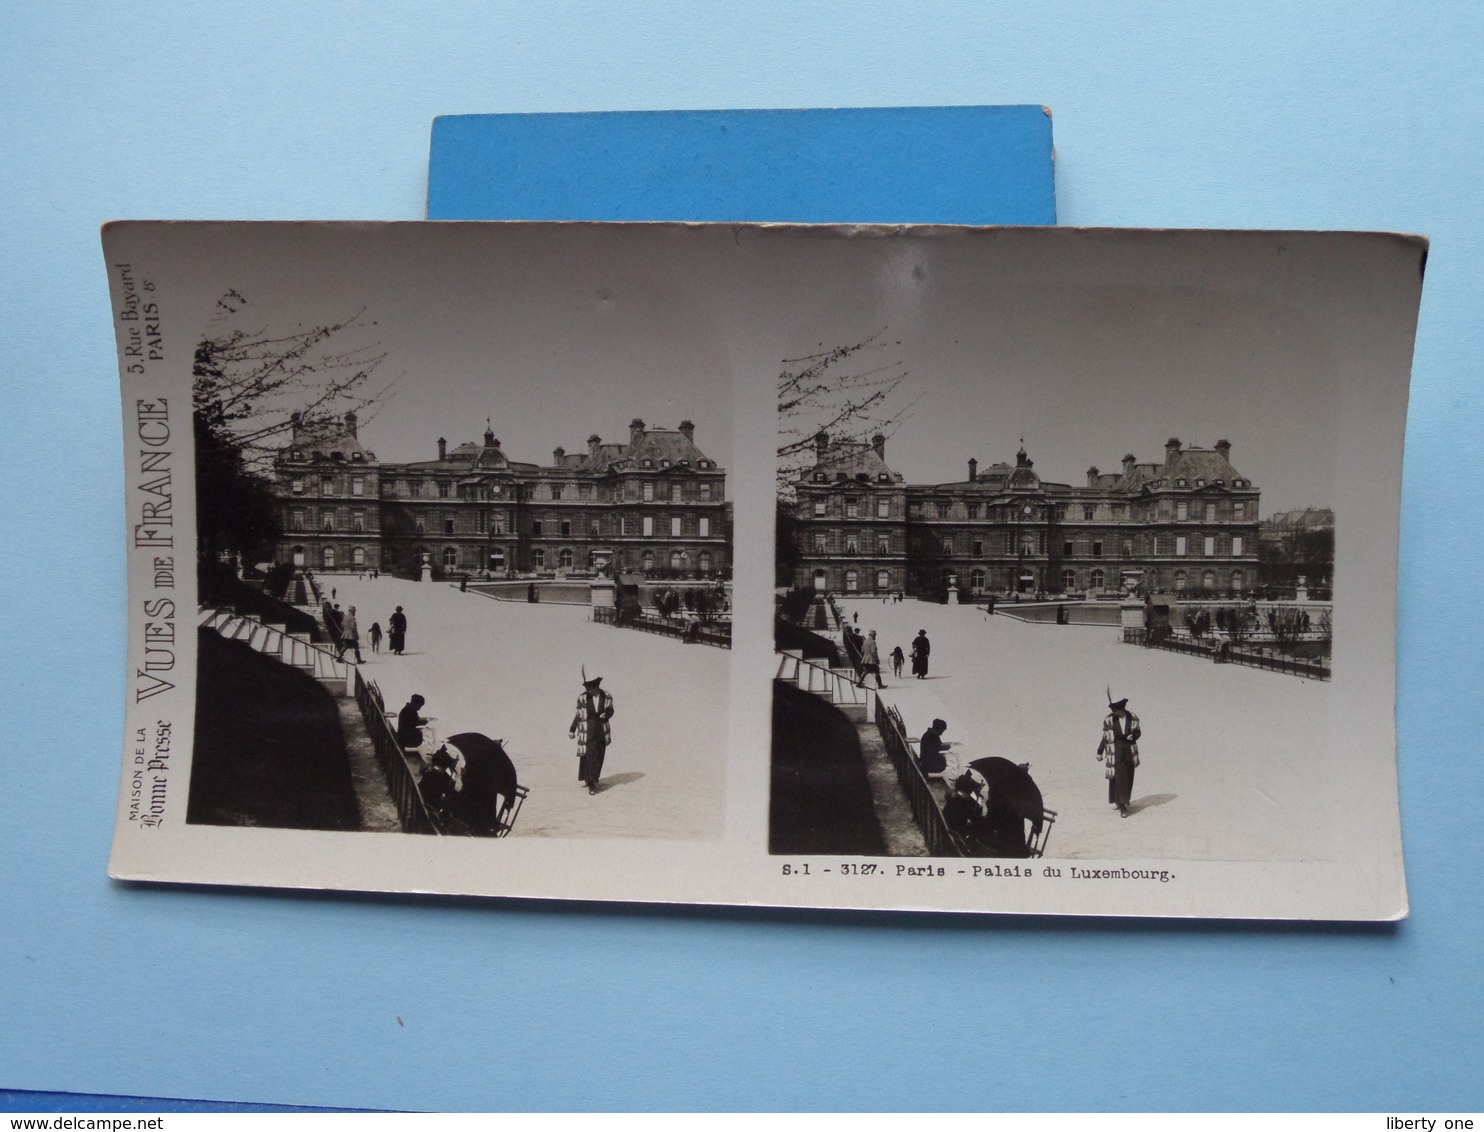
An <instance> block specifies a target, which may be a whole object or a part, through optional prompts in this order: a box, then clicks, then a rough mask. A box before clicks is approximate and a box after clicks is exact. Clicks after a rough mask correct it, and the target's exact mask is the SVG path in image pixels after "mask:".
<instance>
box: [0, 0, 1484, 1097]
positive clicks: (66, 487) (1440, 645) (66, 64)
mask: <svg viewBox="0 0 1484 1132" xmlns="http://www.w3.org/2000/svg"><path fill="white" fill-rule="evenodd" d="M902 7H904V6H902V5H898V4H886V3H882V4H859V5H851V6H842V5H837V4H812V3H789V4H783V3H766V2H761V3H753V4H749V5H746V6H740V7H739V8H738V10H735V11H734V10H732V8H731V6H725V7H724V6H722V5H720V4H716V5H711V4H653V3H648V4H646V3H634V4H629V5H625V6H623V7H622V8H621V9H620V8H618V7H617V6H613V7H610V6H603V5H587V4H563V3H548V4H544V5H541V6H539V9H540V10H539V11H537V10H535V9H536V8H537V6H534V5H528V6H521V7H517V6H514V5H488V4H472V3H471V4H464V5H443V6H440V7H439V8H437V9H432V8H424V7H422V6H417V7H412V6H408V7H406V8H398V7H396V6H393V5H374V4H359V5H356V4H335V5H317V6H306V5H299V4H289V3H279V4H274V3H256V4H252V5H240V6H234V7H230V8H225V7H212V8H206V7H197V6H195V5H187V4H176V3H157V4H153V5H150V6H147V7H146V6H122V5H120V6H112V5H110V6H107V7H104V6H101V5H100V6H93V5H82V4H66V3H62V4H56V5H51V6H40V5H30V6H20V5H12V6H8V7H7V8H6V9H5V10H4V11H3V12H0V107H4V110H3V115H0V190H3V192H0V207H3V209H4V210H5V211H4V213H3V217H4V219H3V221H0V330H3V333H0V380H3V383H4V385H3V390H4V400H3V402H0V403H3V406H4V416H3V420H4V423H5V425H6V428H5V431H4V436H3V441H0V483H3V484H4V491H5V499H4V502H3V504H0V506H3V509H4V510H3V527H0V529H3V530H4V531H5V532H6V535H7V536H8V537H7V539H6V543H5V551H6V554H5V568H4V569H3V570H0V610H3V618H4V621H3V632H0V673H3V676H4V680H5V690H6V695H7V699H8V704H7V709H6V711H5V713H4V719H5V731H6V734H7V737H8V739H9V742H7V743H6V744H5V755H6V757H5V760H4V763H3V765H4V770H5V776H6V781H7V789H5V790H4V791H3V792H0V793H3V797H0V972H3V973H0V1017H3V1019H4V1021H3V1024H0V1087H8V1088H24V1089H71V1090H80V1091H94V1092H114V1093H132V1094H154V1095H166V1096H186V1097H215V1098H234V1099H254V1100H263V1101H279V1102H291V1103H310V1104H322V1105H352V1106H365V1107H442V1108H477V1109H484V1108H503V1107H574V1108H588V1107H617V1108H627V1107H660V1108H715V1107H732V1106H748V1107H786V1108H815V1107H826V1108H854V1107H869V1108H918V1107H921V1108H934V1107H955V1108H960V1107H984V1108H1011V1109H1014V1108H1068V1109H1078V1108H1237V1109H1248V1108H1254V1107H1257V1108H1268V1107H1272V1108H1299V1109H1302V1108H1326V1109H1339V1108H1364V1109H1388V1110H1393V1111H1395V1110H1405V1109H1414V1108H1427V1109H1433V1110H1439V1109H1462V1108H1472V1109H1478V1108H1480V1107H1481V1091H1484V1090H1481V1086H1480V1084H1479V1076H1480V1075H1479V1074H1478V1072H1477V1065H1478V1064H1479V1063H1480V1061H1481V1060H1484V1059H1481V1044H1484V1042H1481V1023H1480V1018H1481V1017H1484V1001H1481V998H1484V995H1481V977H1484V976H1481V962H1480V938H1481V928H1484V924H1481V916H1480V910H1481V884H1480V880H1481V877H1480V870H1481V864H1480V860H1481V848H1484V846H1481V840H1484V835H1481V828H1484V822H1481V820H1480V812H1479V808H1480V802H1481V790H1480V775H1481V771H1480V766H1481V759H1480V757H1479V754H1478V750H1477V742H1478V739H1479V737H1480V735H1481V734H1484V727H1481V722H1484V721H1481V711H1480V707H1481V704H1480V692H1479V675H1480V664H1479V651H1480V645H1479V642H1480V639H1481V634H1480V628H1481V626H1480V611H1479V604H1478V602H1477V600H1476V599H1475V594H1476V592H1477V589H1478V585H1477V572H1478V565H1479V564H1478V549H1477V548H1478V547H1479V544H1480V539H1479V532H1480V530H1481V519H1484V515H1481V510H1484V505H1481V504H1484V495H1481V493H1480V491H1479V489H1478V487H1477V486H1476V480H1477V473H1476V469H1477V465H1478V461H1479V457H1480V453H1481V447H1484V446H1481V442H1480V437H1479V423H1480V416H1481V401H1484V391H1481V386H1480V384H1479V382H1478V381H1477V380H1476V377H1477V372H1478V368H1479V365H1480V361H1481V354H1484V342H1481V326H1484V283H1481V277H1480V270H1479V266H1480V259H1481V252H1484V208H1481V203H1484V202H1481V182H1480V174H1481V170H1484V160H1481V158H1484V153H1481V150H1484V82H1481V80H1480V78H1479V72H1480V63H1481V54H1484V11H1481V9H1480V8H1479V7H1478V6H1476V5H1473V4H1465V3H1437V4H1433V5H1429V6H1427V8H1426V9H1424V10H1421V11H1419V12H1413V11H1411V10H1409V9H1404V8H1403V7H1402V6H1400V5H1392V4H1384V3H1336V2H1323V3H1310V4H1306V5H1292V4H1288V3H1282V4H1277V3H1274V4H1257V3H1253V4H1244V5H1240V6H1233V10H1231V11H1218V10H1217V8H1216V6H1214V5H1199V6H1189V5H1185V4H1175V3H1170V4H1159V3H1140V4H1119V3H1111V4H1093V3H1067V4H1060V5H1055V6H1037V7H1031V6H1023V7H1014V8H1012V7H1000V6H990V5H982V4H953V3H942V4H929V5H920V6H914V7H912V9H911V10H910V11H899V10H898V9H899V8H902ZM525 8H530V9H532V10H524V9H525ZM974 103H1044V104H1046V105H1048V106H1050V107H1052V109H1053V111H1054V113H1055V138H1056V145H1057V152H1058V166H1057V181H1058V200H1057V204H1058V217H1059V220H1060V221H1061V223H1063V224H1115V225H1156V226H1211V227H1285V228H1306V227H1317V228H1391V229H1408V230H1413V231H1418V232H1422V233H1425V234H1427V235H1428V236H1430V237H1431V238H1432V240H1433V244H1432V255H1431V258H1430V260H1429V264H1428V276H1427V284H1426V290H1425V294H1424V298H1423V306H1422V318H1421V326H1420V330H1419V338H1418V344H1417V353H1416V365H1415V370H1414V379H1413V387H1412V390H1413V392H1412V406H1411V415H1410V419H1409V423H1408V433H1407V439H1408V448H1407V465H1406V473H1405V488H1404V499H1403V514H1402V529H1401V567H1402V569H1401V599H1400V608H1401V640H1400V648H1399V658H1398V661H1399V710H1398V720H1397V722H1398V727H1399V737H1400V757H1401V793H1402V817H1403V826H1404V832H1405V839H1406V847H1407V865H1408V879H1409V886H1410V893H1411V898H1412V910H1413V916H1412V919H1411V920H1410V921H1409V922H1407V923H1405V924H1403V925H1401V926H1399V927H1395V928H1366V929H1347V928H1343V927H1313V928H1306V927H1298V926H1276V927H1265V926H1256V925H1207V924H1179V923H1164V924H1159V923H1128V924H1121V923H1120V924H1083V923H1076V922H1060V921H1046V920H1020V921H1011V920H1004V919H995V918H987V917H986V918H949V917H927V916H918V917H912V916H849V915H823V914H820V915H810V914H800V913H765V912H748V911H706V910H685V909H619V908H593V907H571V906H533V905H523V904H516V903H508V902H487V903H478V904H466V903H461V902H457V901H446V900H411V899H408V900H397V899H391V900H386V899H373V898H363V897H353V896H318V895H314V896H294V895H279V894H271V893H249V892H230V893H199V892H190V891H184V890H150V889H146V888H125V887H122V886H117V885H113V884H111V883H110V882H108V881H107V880H106V879H105V877H104V872H103V870H104V864H105V860H106V856H107V848H108V840H109V835H110V830H111V825H112V816H113V808H114V801H115V782H116V776H117V766H118V757H119V744H120V738H119V735H120V727H121V719H122V712H121V703H122V698H123V694H124V688H123V682H122V665H121V663H120V661H121V659H122V656H123V645H124V642H123V632H124V622H123V613H124V576H123V558H122V545H123V538H122V536H123V524H122V518H123V498H122V496H123V487H122V459H121V450H120V432H121V427H120V417H119V404H118V395H117V386H116V380H117V378H116V368H115V363H114V357H113V345H112V334H111V331H110V324H109V315H108V309H107V297H106V288H105V283H106V280H105V276H104V271H103V264H102V260H101V256H100V254H99V245H98V233H97V229H98V225H99V224H100V223H101V222H102V221H104V220H106V219H111V218H117V217H214V218H215V217H227V218H234V217H241V218H273V219H299V218H320V217H323V218H343V217H355V218H372V219H376V218H387V219H394V218H396V219H400V218H415V217H418V216H420V215H422V211H423V205H424V189H425V169H426V159H427V152H428V134H429V127H430V124H431V121H432V119H433V118H434V117H435V116H436V115H439V114H450V113H472V112H493V111H502V112H510V111H554V110H560V111H577V110H598V109H663V108H707V107H802V106H851V105H855V106H870V105H878V106H892V105H894V106H914V105H946V104H974ZM1281 411H1282V409H1281V406H1275V407H1274V412H1275V413H1277V412H1281ZM399 1016H400V1019H401V1021H400V1023H399V1021H398V1018H399Z"/></svg>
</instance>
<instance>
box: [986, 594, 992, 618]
mask: <svg viewBox="0 0 1484 1132" xmlns="http://www.w3.org/2000/svg"><path fill="white" fill-rule="evenodd" d="M985 612H986V613H988V614H989V616H991V617H993V616H994V594H990V595H989V604H988V605H987V606H986V607H985Z"/></svg>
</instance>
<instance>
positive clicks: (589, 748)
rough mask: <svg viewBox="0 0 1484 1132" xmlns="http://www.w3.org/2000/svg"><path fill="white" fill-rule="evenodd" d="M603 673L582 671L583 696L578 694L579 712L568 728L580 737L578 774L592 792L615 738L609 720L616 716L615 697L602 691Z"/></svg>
mask: <svg viewBox="0 0 1484 1132" xmlns="http://www.w3.org/2000/svg"><path fill="white" fill-rule="evenodd" d="M602 683H603V678H602V677H601V676H594V677H593V678H592V679H591V680H589V679H588V678H587V671H586V670H584V671H583V674H582V695H580V696H578V697H577V714H576V715H574V716H573V717H572V726H571V727H569V728H568V729H567V738H569V739H576V740H577V760H578V761H577V777H578V778H579V779H580V780H581V781H582V782H584V783H585V784H586V785H587V792H588V793H589V794H596V793H597V792H598V779H599V777H600V776H601V775H602V773H603V757H604V756H605V755H606V754H607V753H608V744H609V743H611V742H612V741H613V730H612V727H611V726H610V725H609V723H608V721H609V720H610V719H612V718H613V697H612V696H610V695H609V694H608V693H607V692H605V691H603V689H602V687H600V685H601V684H602Z"/></svg>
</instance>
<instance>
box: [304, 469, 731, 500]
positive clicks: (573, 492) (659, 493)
mask: <svg viewBox="0 0 1484 1132" xmlns="http://www.w3.org/2000/svg"><path fill="white" fill-rule="evenodd" d="M708 463H709V462H708ZM324 484H325V486H324V487H323V494H325V495H332V494H335V490H334V481H333V477H331V476H326V477H324ZM508 486H510V485H502V484H498V483H478V484H455V483H454V482H453V481H452V480H415V479H383V480H382V485H381V490H382V494H383V495H390V496H394V497H395V498H398V499H465V500H474V501H481V500H489V499H499V498H501V497H502V496H505V495H509V494H510V493H509V492H508V490H507V487H508ZM290 490H292V491H293V493H294V494H295V495H301V494H303V493H304V490H305V481H304V480H297V479H296V480H293V481H292V482H291V484H290ZM363 491H364V484H363V482H362V479H361V477H359V476H357V477H354V478H353V479H352V481H351V493H352V494H353V495H360V494H362V492H363ZM624 495H625V496H626V497H627V498H628V499H631V500H640V499H642V500H643V501H644V502H646V503H652V502H655V501H656V500H660V501H663V500H669V501H670V502H673V503H682V502H700V503H710V502H712V501H713V499H714V498H715V499H719V498H720V497H721V495H720V492H719V491H716V490H715V485H714V484H712V483H710V482H709V481H707V482H702V483H697V484H689V483H670V484H663V483H661V484H659V485H656V484H655V483H654V481H653V480H645V481H643V482H642V483H638V482H635V481H629V482H628V483H627V485H626V490H625V491H624ZM529 497H530V498H531V499H534V500H537V501H538V502H543V503H545V502H561V501H562V500H568V499H577V500H591V499H598V498H604V499H607V498H609V496H607V495H606V494H603V495H602V496H600V495H599V492H598V490H597V486H596V485H594V484H591V483H547V482H545V481H541V482H538V483H536V484H535V485H533V486H532V488H531V492H530V496H529Z"/></svg>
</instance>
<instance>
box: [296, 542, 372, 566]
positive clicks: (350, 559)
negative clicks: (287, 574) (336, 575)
mask: <svg viewBox="0 0 1484 1132" xmlns="http://www.w3.org/2000/svg"><path fill="white" fill-rule="evenodd" d="M289 555H290V557H291V558H292V560H293V563H294V565H295V566H298V567H304V566H309V565H310V563H309V561H308V555H307V554H306V552H305V550H304V548H303V547H302V546H296V547H293V548H292V549H291V550H290V551H289ZM370 564H371V562H370V559H369V558H368V557H367V554H366V548H365V547H364V546H353V547H351V548H350V553H349V554H345V553H344V548H340V549H337V548H335V547H333V546H325V547H321V548H320V552H319V565H320V568H321V569H323V570H334V569H337V568H339V567H343V566H353V567H355V568H357V569H359V568H361V567H363V566H369V565H370Z"/></svg>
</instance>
